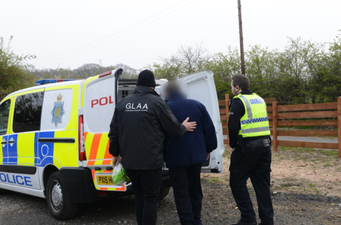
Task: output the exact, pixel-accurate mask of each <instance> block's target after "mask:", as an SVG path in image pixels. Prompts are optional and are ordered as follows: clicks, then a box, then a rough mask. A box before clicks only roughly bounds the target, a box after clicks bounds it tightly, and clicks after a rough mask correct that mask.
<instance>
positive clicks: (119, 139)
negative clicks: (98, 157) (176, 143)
mask: <svg viewBox="0 0 341 225" xmlns="http://www.w3.org/2000/svg"><path fill="white" fill-rule="evenodd" d="M185 132H186V128H185V127H184V126H183V125H181V124H180V123H179V122H178V121H177V119H176V118H175V117H174V115H173V113H172V112H171V111H170V109H169V107H168V105H167V104H166V102H165V101H164V100H163V99H162V98H160V96H159V95H158V94H157V93H156V92H155V91H154V90H153V89H151V88H150V87H144V86H137V87H136V89H135V91H134V93H133V94H132V95H130V96H128V97H126V98H124V99H122V100H121V101H120V102H119V103H118V104H117V106H116V108H115V113H114V116H113V119H112V121H111V124H110V131H109V135H108V137H109V138H110V147H109V152H110V154H112V155H113V156H118V155H120V156H121V157H122V165H123V167H124V168H125V169H133V170H152V169H158V168H160V167H162V166H163V141H164V138H165V133H167V135H169V136H170V137H174V138H175V137H179V136H182V135H183V134H184V133H185Z"/></svg>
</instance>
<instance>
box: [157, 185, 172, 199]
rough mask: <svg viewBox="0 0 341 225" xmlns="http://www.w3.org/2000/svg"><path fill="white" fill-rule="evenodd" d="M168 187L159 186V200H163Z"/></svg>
mask: <svg viewBox="0 0 341 225" xmlns="http://www.w3.org/2000/svg"><path fill="white" fill-rule="evenodd" d="M169 189H170V187H165V188H161V190H160V195H159V200H163V199H164V198H165V197H166V196H167V195H168V193H169Z"/></svg>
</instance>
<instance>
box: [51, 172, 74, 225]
mask: <svg viewBox="0 0 341 225" xmlns="http://www.w3.org/2000/svg"><path fill="white" fill-rule="evenodd" d="M69 199H70V198H69V193H68V192H67V189H66V188H65V183H64V180H63V178H62V176H61V174H60V173H59V172H55V173H53V174H52V175H51V176H50V177H49V180H48V181H47V189H46V200H47V206H48V208H49V210H50V213H51V214H52V216H53V217H54V218H56V219H57V220H65V219H69V218H72V217H74V216H75V215H76V214H77V210H78V204H76V203H72V202H70V200H69Z"/></svg>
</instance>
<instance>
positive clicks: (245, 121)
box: [240, 117, 268, 124]
mask: <svg viewBox="0 0 341 225" xmlns="http://www.w3.org/2000/svg"><path fill="white" fill-rule="evenodd" d="M265 121H268V117H260V118H255V119H248V120H243V121H240V123H241V124H249V123H257V122H265Z"/></svg>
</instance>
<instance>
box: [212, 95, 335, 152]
mask: <svg viewBox="0 0 341 225" xmlns="http://www.w3.org/2000/svg"><path fill="white" fill-rule="evenodd" d="M264 100H265V102H266V103H267V104H268V106H267V110H268V117H269V121H270V127H271V128H272V129H271V134H272V136H273V142H272V144H273V149H274V150H275V151H277V149H278V146H290V147H310V148H325V149H338V156H339V157H341V97H339V98H338V100H337V102H332V103H315V104H299V105H277V102H276V99H275V98H265V99H264ZM228 102H229V95H228V94H226V95H225V100H222V101H219V105H220V114H221V121H222V125H223V131H224V135H227V136H228V128H227V122H228V119H229V113H228ZM269 104H271V105H269ZM297 126H307V127H328V126H333V127H337V130H313V129H310V130H288V129H286V130H283V129H281V127H286V128H288V127H297ZM278 136H305V137H321V136H337V137H338V143H322V142H299V141H282V140H278ZM224 143H225V144H228V140H227V138H226V139H225V140H224Z"/></svg>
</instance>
